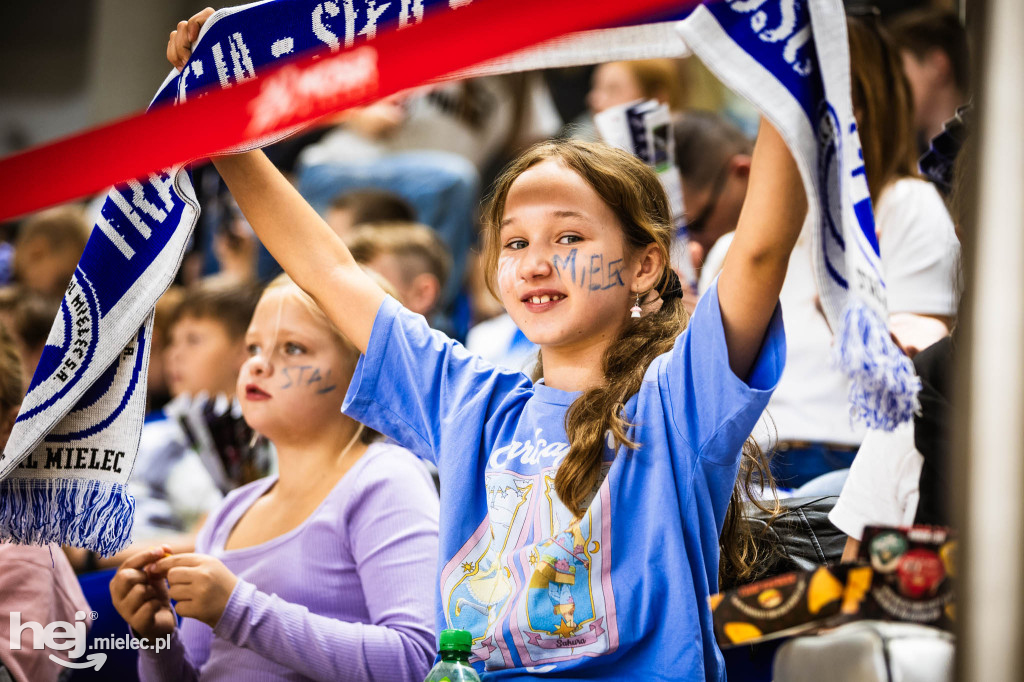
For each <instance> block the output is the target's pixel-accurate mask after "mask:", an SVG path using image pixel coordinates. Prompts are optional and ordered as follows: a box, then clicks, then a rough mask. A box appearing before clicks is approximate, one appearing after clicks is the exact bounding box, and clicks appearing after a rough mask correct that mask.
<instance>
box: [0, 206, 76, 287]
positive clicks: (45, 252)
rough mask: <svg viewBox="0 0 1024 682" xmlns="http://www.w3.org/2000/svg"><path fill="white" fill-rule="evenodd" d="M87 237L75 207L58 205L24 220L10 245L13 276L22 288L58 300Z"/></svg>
mask: <svg viewBox="0 0 1024 682" xmlns="http://www.w3.org/2000/svg"><path fill="white" fill-rule="evenodd" d="M88 240H89V224H88V223H87V222H86V219H85V213H84V212H83V211H82V209H81V208H80V207H78V206H58V207H57V208H52V209H49V210H46V211H42V212H40V213H37V214H35V215H34V216H32V217H31V218H29V219H28V220H26V221H25V223H24V224H23V225H22V226H21V230H20V231H19V232H18V239H17V241H16V242H15V244H14V276H15V279H16V280H17V281H18V282H20V283H21V284H22V285H23V286H24V287H25V288H26V289H30V290H32V291H38V292H39V293H41V294H43V295H44V296H48V297H50V298H56V299H60V298H61V297H62V296H63V295H64V289H66V288H67V286H68V282H70V281H71V275H72V274H73V273H74V271H75V268H76V267H78V259H79V258H81V257H82V252H83V251H85V243H86V242H87V241H88Z"/></svg>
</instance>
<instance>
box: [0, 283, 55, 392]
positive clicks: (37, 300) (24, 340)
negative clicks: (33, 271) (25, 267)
mask: <svg viewBox="0 0 1024 682" xmlns="http://www.w3.org/2000/svg"><path fill="white" fill-rule="evenodd" d="M59 310H60V299H57V298H51V297H49V296H45V295H43V294H41V293H39V292H37V291H32V290H28V289H25V288H24V287H21V286H17V285H14V286H7V287H3V288H0V321H2V322H3V323H4V324H5V325H7V329H8V330H9V331H10V333H11V336H12V337H13V338H14V343H15V345H16V346H17V349H18V355H19V356H20V357H21V367H22V378H23V380H24V383H25V386H28V385H29V383H30V382H31V381H32V375H33V374H34V373H35V371H36V365H38V364H39V358H40V357H41V356H42V354H43V348H44V347H45V346H46V339H47V338H48V337H49V335H50V328H51V327H52V326H53V320H54V318H55V317H57V312H58V311H59ZM19 402H20V401H19Z"/></svg>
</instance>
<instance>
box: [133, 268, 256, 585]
mask: <svg viewBox="0 0 1024 682" xmlns="http://www.w3.org/2000/svg"><path fill="white" fill-rule="evenodd" d="M257 298H258V294H257V292H256V290H255V289H253V288H252V287H249V286H245V285H226V284H216V283H202V284H200V285H199V286H198V287H196V288H195V289H193V290H192V291H189V292H187V293H186V295H185V298H184V299H183V300H182V302H181V303H180V304H179V305H178V307H177V309H176V310H175V311H174V312H173V313H172V314H171V319H170V322H169V324H168V338H169V342H168V345H167V348H166V350H165V351H164V367H165V372H166V376H167V385H168V388H169V390H170V393H171V396H173V398H174V400H172V403H171V404H170V405H168V406H167V408H166V410H165V412H170V413H172V414H171V415H167V414H164V415H163V417H164V418H162V419H161V418H160V417H159V416H154V418H152V419H150V420H148V421H147V422H146V425H145V426H144V427H143V429H142V439H141V441H140V443H139V461H138V463H137V464H136V466H135V472H134V473H133V475H132V479H131V482H130V484H129V485H130V487H131V493H132V495H134V496H135V524H136V526H135V536H136V538H137V541H138V542H153V541H156V540H162V541H167V540H168V534H169V533H170V534H179V533H180V534H185V537H183V538H181V539H180V540H181V541H184V543H185V544H184V546H178V547H177V548H178V549H179V550H181V549H188V548H190V547H191V542H192V540H193V536H192V534H193V533H194V532H195V529H196V528H198V526H199V523H200V522H201V521H202V519H203V517H204V516H205V514H206V513H207V512H208V511H209V510H210V509H212V508H213V507H214V506H216V505H217V504H218V503H219V502H220V500H221V498H222V497H223V495H224V494H226V493H227V492H228V491H230V490H233V489H234V488H237V487H238V486H240V485H243V484H245V483H249V482H250V481H251V480H254V477H258V476H257V475H256V474H253V477H249V478H246V479H245V480H232V479H231V478H230V477H229V476H228V475H227V474H228V472H226V471H225V470H224V469H223V466H222V465H221V464H220V463H219V462H216V461H212V460H213V458H212V457H210V455H212V454H213V453H203V454H205V455H206V457H205V458H204V457H203V456H201V455H200V454H199V453H197V452H196V451H195V450H194V449H192V447H191V445H190V442H189V441H190V439H189V438H188V437H187V434H185V433H184V431H183V430H182V427H181V424H180V423H179V422H178V421H177V419H175V418H174V415H176V414H177V413H178V412H180V410H176V409H175V407H176V406H175V405H174V403H175V402H178V401H185V402H188V401H191V400H194V399H195V398H197V397H198V396H201V395H207V396H210V397H211V398H213V397H216V396H226V397H227V398H228V399H234V397H235V384H236V383H237V381H238V372H239V370H240V369H241V367H242V364H243V363H244V362H245V361H246V359H247V358H248V354H247V353H246V350H245V331H246V328H247V327H248V326H249V321H250V320H251V319H252V313H253V310H254V309H255V307H256V300H257ZM266 473H268V471H263V472H260V475H265V474H266ZM122 558H123V557H122ZM115 565H116V564H115Z"/></svg>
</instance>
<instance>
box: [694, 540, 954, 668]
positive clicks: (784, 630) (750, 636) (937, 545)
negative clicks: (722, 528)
mask: <svg viewBox="0 0 1024 682" xmlns="http://www.w3.org/2000/svg"><path fill="white" fill-rule="evenodd" d="M860 551H861V554H860V557H859V560H858V561H857V562H856V563H852V564H844V565H841V566H835V567H832V568H825V567H821V568H818V569H815V570H813V571H801V572H796V573H786V574H783V575H780V576H775V577H773V578H768V579H766V580H761V581H758V582H756V583H751V584H749V585H743V586H742V587H738V588H736V589H733V590H729V591H727V592H724V593H722V594H716V595H712V596H711V597H709V598H708V601H709V602H710V604H711V612H712V620H713V623H714V628H715V638H716V639H717V640H718V644H719V646H721V647H722V648H723V649H725V648H728V647H732V646H737V645H740V644H756V643H759V642H764V641H767V640H771V639H777V638H780V637H789V636H792V635H795V634H799V633H804V632H808V631H810V630H816V629H818V628H824V627H835V626H837V625H841V624H843V623H846V622H850V621H854V620H888V621H902V622H908V623H917V624H919V625H927V626H932V627H938V628H943V629H946V630H951V629H952V628H953V625H954V623H955V607H954V593H953V580H954V578H955V576H956V571H955V563H956V562H955V556H956V541H955V540H954V539H953V536H952V533H951V532H950V531H949V529H946V528H939V527H932V526H915V527H912V528H878V527H870V526H869V527H868V528H865V530H864V539H863V540H862V541H861V545H860Z"/></svg>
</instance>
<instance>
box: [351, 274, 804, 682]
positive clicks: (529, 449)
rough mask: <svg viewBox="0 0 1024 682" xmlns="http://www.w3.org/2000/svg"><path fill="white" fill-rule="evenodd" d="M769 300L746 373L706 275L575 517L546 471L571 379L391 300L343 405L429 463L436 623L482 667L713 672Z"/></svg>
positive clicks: (619, 674) (773, 345)
mask: <svg viewBox="0 0 1024 682" xmlns="http://www.w3.org/2000/svg"><path fill="white" fill-rule="evenodd" d="M785 357H786V351H785V338H784V332H783V329H782V321H781V317H780V315H779V311H778V310H776V312H775V315H774V317H773V318H772V321H771V324H770V327H769V329H768V331H767V334H766V337H765V340H764V343H763V347H762V349H761V352H760V354H759V357H758V358H757V361H756V363H755V364H754V366H753V368H752V369H751V371H750V375H749V377H748V379H747V381H746V382H744V381H742V380H740V379H739V378H737V377H736V376H735V375H734V374H733V373H732V371H731V370H730V367H729V358H728V350H727V347H726V344H725V334H724V331H723V328H722V321H721V314H720V311H719V305H718V291H717V285H716V286H714V287H712V289H711V290H710V291H709V292H708V294H707V295H705V296H704V297H703V298H702V299H701V301H700V303H699V305H698V306H697V310H696V311H695V313H694V315H693V317H692V319H691V321H690V325H689V328H688V329H687V330H686V331H684V332H683V333H682V334H681V335H680V336H679V337H678V339H677V340H676V343H675V345H674V347H673V349H672V350H671V351H670V352H668V353H665V354H664V355H662V356H660V357H658V358H656V359H655V360H654V361H653V362H652V363H651V365H650V367H649V368H648V369H647V372H646V375H645V378H644V381H643V385H642V387H641V389H640V391H639V393H638V394H637V395H635V396H633V397H632V398H631V399H630V400H629V401H628V402H627V404H626V406H625V410H624V416H625V417H626V419H627V420H628V421H629V422H630V423H631V424H632V425H633V426H632V427H631V428H630V430H629V437H630V438H631V439H633V440H634V442H638V443H640V447H639V448H638V449H637V450H635V451H627V450H625V449H624V448H620V449H619V451H618V452H615V453H613V452H612V451H611V449H608V451H607V452H606V453H605V464H604V467H605V477H604V480H603V483H602V484H601V486H600V488H599V489H598V490H597V491H596V492H595V494H594V496H593V499H592V501H591V502H590V503H589V506H588V508H587V512H586V513H585V514H584V516H583V517H582V518H581V519H574V518H573V515H572V514H571V513H570V512H569V511H568V510H567V509H566V507H565V506H564V505H563V504H562V503H561V502H560V501H559V499H558V497H557V495H556V493H555V489H554V478H555V472H556V471H557V469H558V466H559V463H560V462H561V461H562V459H563V458H564V457H565V456H566V454H567V453H568V451H569V445H568V443H567V442H566V441H567V437H566V433H565V426H564V422H565V413H566V410H567V409H568V407H569V406H570V405H571V404H572V402H573V401H574V400H575V399H576V398H577V397H578V396H579V393H572V392H566V391H561V390H556V389H554V388H551V387H548V386H545V385H544V384H543V383H538V384H534V383H533V382H531V381H530V379H529V378H528V377H527V376H525V375H524V374H521V373H516V372H511V371H508V370H503V369H499V368H497V367H494V366H492V365H489V364H487V363H486V362H484V361H482V360H481V359H479V358H477V357H475V356H473V355H472V354H470V353H469V352H467V351H466V350H465V349H464V348H463V347H462V346H461V345H460V344H458V343H456V342H454V341H452V340H450V339H448V338H447V337H445V336H444V335H443V334H441V333H440V332H437V331H434V330H432V329H430V328H429V327H428V326H427V323H426V321H425V320H424V319H423V318H422V317H420V316H418V315H414V314H412V313H410V312H408V311H406V310H404V309H403V308H402V307H401V306H400V305H399V304H398V303H397V302H396V301H394V300H393V299H390V298H389V299H387V300H386V301H385V302H384V303H383V305H382V306H381V308H380V310H379V312H378V313H377V318H376V321H375V322H374V326H373V331H372V334H371V337H370V343H369V348H368V349H367V353H366V355H365V356H364V357H362V358H361V359H360V361H359V365H358V366H357V368H356V372H355V375H354V376H353V379H352V383H351V386H350V388H349V393H348V396H347V397H346V401H345V405H344V407H343V410H344V411H345V412H346V413H347V414H349V415H351V416H352V417H354V418H355V419H358V420H359V421H362V422H364V423H365V424H367V425H368V426H370V427H372V428H374V429H377V430H379V431H381V432H382V433H385V434H387V435H388V436H391V437H392V438H394V439H395V440H397V441H398V442H400V443H402V444H403V445H405V446H406V447H408V448H410V449H412V450H414V451H416V452H418V453H420V454H422V455H424V456H426V457H427V458H428V459H431V460H433V461H435V463H436V464H437V467H438V470H439V472H440V477H441V524H440V527H441V537H440V557H441V558H440V566H439V576H438V578H439V584H440V590H441V600H440V604H439V613H438V628H439V629H442V628H459V629H465V630H469V631H470V632H471V633H472V634H473V640H474V643H473V647H474V648H473V654H474V659H473V660H474V661H475V663H474V665H475V666H476V667H477V668H478V669H480V670H486V671H488V673H487V675H486V678H487V679H495V680H497V679H501V680H513V679H514V680H518V679H530V678H532V677H534V676H536V675H538V674H542V675H543V676H544V677H546V678H550V679H584V678H585V679H595V678H601V679H642V680H668V679H671V680H723V679H724V678H725V672H724V666H723V661H722V655H721V653H720V651H719V650H718V647H717V645H716V644H715V639H714V634H713V631H712V624H711V613H710V610H709V607H708V603H707V598H708V596H709V595H710V594H712V593H713V592H716V591H717V583H718V556H719V548H718V538H719V534H720V532H721V529H722V523H723V519H724V517H725V512H726V509H727V507H728V504H729V498H730V495H731V492H732V489H733V485H734V482H735V479H736V474H737V468H738V465H739V459H740V451H741V448H742V445H743V442H744V440H745V439H746V438H747V436H748V435H749V433H750V432H751V430H752V428H753V426H754V424H755V423H756V421H757V419H758V418H759V417H760V415H761V412H762V411H763V410H764V407H765V405H766V404H767V402H768V398H769V396H770V394H771V392H772V390H773V389H774V387H775V385H776V383H777V382H778V379H779V377H780V375H781V373H782V368H783V364H784V362H785Z"/></svg>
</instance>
